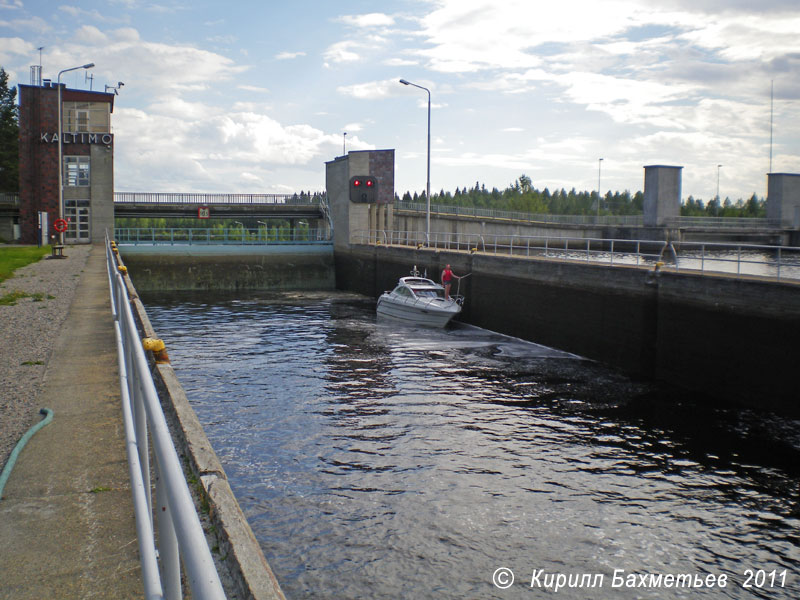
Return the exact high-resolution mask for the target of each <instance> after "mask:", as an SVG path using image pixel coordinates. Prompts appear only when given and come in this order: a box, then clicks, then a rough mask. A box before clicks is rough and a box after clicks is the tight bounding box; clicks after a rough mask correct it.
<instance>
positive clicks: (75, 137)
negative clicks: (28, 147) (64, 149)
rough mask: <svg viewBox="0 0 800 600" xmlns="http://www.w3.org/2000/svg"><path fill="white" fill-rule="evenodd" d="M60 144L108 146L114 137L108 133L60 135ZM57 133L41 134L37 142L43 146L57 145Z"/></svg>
mask: <svg viewBox="0 0 800 600" xmlns="http://www.w3.org/2000/svg"><path fill="white" fill-rule="evenodd" d="M62 136H63V137H62V139H61V143H62V144H103V145H105V146H110V145H111V143H112V142H113V141H114V136H113V135H112V134H110V133H69V132H64V133H63V134H62ZM58 139H59V138H58V134H57V133H42V134H40V136H39V141H40V142H44V143H45V144H53V143H55V144H57V143H58Z"/></svg>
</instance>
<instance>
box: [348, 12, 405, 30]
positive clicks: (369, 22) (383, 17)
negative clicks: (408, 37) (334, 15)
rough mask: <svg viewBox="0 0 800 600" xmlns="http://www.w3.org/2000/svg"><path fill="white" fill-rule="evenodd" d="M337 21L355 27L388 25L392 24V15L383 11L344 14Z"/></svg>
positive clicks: (393, 21)
mask: <svg viewBox="0 0 800 600" xmlns="http://www.w3.org/2000/svg"><path fill="white" fill-rule="evenodd" d="M339 21H341V22H342V23H346V24H347V25H353V26H355V27H362V28H369V27H389V26H391V25H394V23H395V20H394V17H391V16H389V15H387V14H384V13H369V14H366V15H345V16H343V17H340V18H339Z"/></svg>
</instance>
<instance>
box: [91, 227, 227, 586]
mask: <svg viewBox="0 0 800 600" xmlns="http://www.w3.org/2000/svg"><path fill="white" fill-rule="evenodd" d="M106 262H107V269H108V284H109V288H110V292H111V311H112V315H113V317H114V332H115V335H116V340H117V354H118V363H119V373H120V389H121V399H122V415H123V422H124V428H125V448H126V450H127V454H128V467H129V472H130V477H131V489H132V492H133V504H134V512H135V515H136V532H137V537H138V540H139V555H140V559H141V566H142V583H143V587H144V595H145V598H168V599H178V598H181V597H182V589H181V561H182V562H183V565H184V569H185V572H186V577H187V579H188V582H189V587H190V588H191V595H192V598H197V599H200V598H202V599H224V598H225V592H224V591H223V588H222V584H221V582H220V578H219V575H218V574H217V570H216V567H215V565H214V560H213V558H212V557H211V552H210V550H209V549H208V544H207V543H206V538H205V534H204V533H203V528H202V526H201V524H200V519H199V517H198V516H197V511H196V509H195V505H194V501H193V500H192V496H191V493H190V491H189V489H188V487H187V484H186V480H185V479H184V476H183V470H182V468H181V463H180V461H179V459H178V454H177V452H176V451H175V446H174V445H173V443H172V438H171V436H170V433H169V429H168V428H167V421H166V419H165V417H164V413H163V411H162V410H161V404H160V402H159V399H158V393H157V392H156V388H155V384H154V383H153V378H152V376H151V374H150V367H149V365H148V363H147V359H146V358H145V354H144V349H143V347H142V340H141V339H140V337H139V333H138V330H137V327H136V323H135V321H134V318H133V312H132V310H131V307H130V299H129V297H128V291H127V288H126V285H125V281H124V280H123V276H122V275H121V274H120V273H119V271H118V269H117V260H116V257H115V254H114V252H113V250H112V247H111V244H110V242H109V240H108V236H106ZM148 438H151V439H152V449H153V456H154V457H155V463H154V465H153V467H154V471H153V472H154V481H155V488H156V489H155V503H156V506H155V509H154V506H153V496H152V492H151V477H150V473H151V470H150V445H149V443H148ZM154 519H155V522H154ZM156 531H157V536H156ZM156 537H157V538H158V542H157V543H156Z"/></svg>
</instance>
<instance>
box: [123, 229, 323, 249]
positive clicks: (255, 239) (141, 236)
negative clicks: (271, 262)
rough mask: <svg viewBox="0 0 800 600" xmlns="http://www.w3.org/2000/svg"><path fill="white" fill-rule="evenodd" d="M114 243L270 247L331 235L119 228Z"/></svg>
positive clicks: (318, 231)
mask: <svg viewBox="0 0 800 600" xmlns="http://www.w3.org/2000/svg"><path fill="white" fill-rule="evenodd" d="M114 239H115V240H116V242H117V243H118V244H126V245H127V244H132V245H138V244H145V245H173V246H179V245H189V246H191V245H217V244H232V245H234V244H235V245H265V244H266V245H270V244H329V243H330V241H331V232H330V230H326V229H291V228H288V227H284V228H280V229H271V230H268V229H265V228H263V227H261V228H259V229H246V228H243V227H231V228H227V229H211V228H202V227H120V228H117V229H115V230H114Z"/></svg>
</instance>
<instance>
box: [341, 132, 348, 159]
mask: <svg viewBox="0 0 800 600" xmlns="http://www.w3.org/2000/svg"><path fill="white" fill-rule="evenodd" d="M342 156H347V132H346V131H345V132H344V133H343V134H342Z"/></svg>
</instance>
